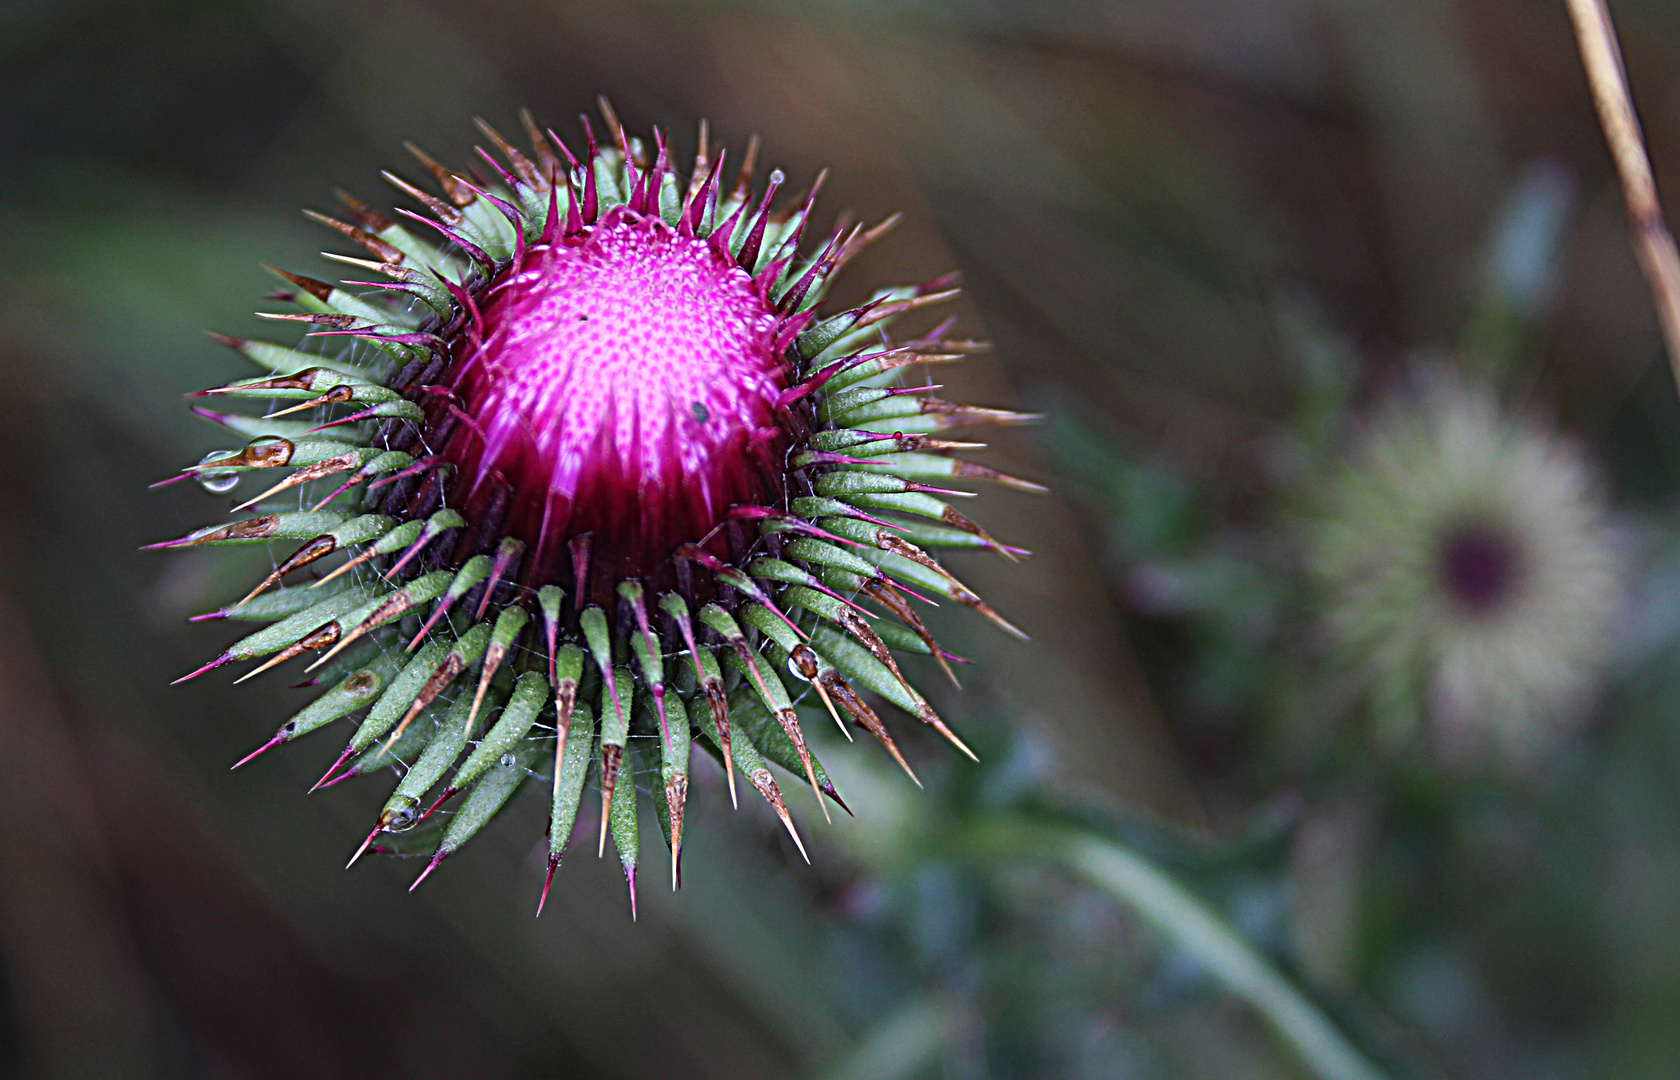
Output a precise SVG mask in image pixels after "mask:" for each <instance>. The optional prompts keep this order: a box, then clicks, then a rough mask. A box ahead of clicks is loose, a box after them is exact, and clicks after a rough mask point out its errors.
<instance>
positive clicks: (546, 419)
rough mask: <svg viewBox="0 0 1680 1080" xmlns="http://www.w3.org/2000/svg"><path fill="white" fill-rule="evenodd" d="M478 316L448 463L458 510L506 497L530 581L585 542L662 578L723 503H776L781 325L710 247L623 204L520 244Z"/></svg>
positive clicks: (714, 522) (459, 375)
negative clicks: (575, 230) (545, 239)
mask: <svg viewBox="0 0 1680 1080" xmlns="http://www.w3.org/2000/svg"><path fill="white" fill-rule="evenodd" d="M479 307H480V309H481V316H482V330H478V329H475V327H474V325H473V324H472V323H470V322H469V323H467V324H466V325H465V326H464V327H463V328H462V330H461V332H460V339H459V340H458V341H457V342H456V346H455V356H454V361H455V363H454V369H453V373H452V382H453V386H454V389H455V391H456V394H457V395H458V397H459V399H460V408H461V410H462V412H463V413H465V415H466V417H467V418H468V419H470V423H469V424H466V425H463V427H464V428H465V429H466V430H460V431H457V432H456V433H455V435H454V436H453V437H452V438H451V440H450V443H449V447H448V450H447V452H446V453H447V456H448V457H449V458H450V459H451V460H453V461H455V462H456V463H457V465H458V466H459V467H460V469H461V473H460V479H459V480H458V481H457V483H458V485H459V487H458V490H459V491H460V492H462V493H463V494H464V500H463V501H464V502H465V503H466V505H467V506H468V507H469V510H470V508H472V507H473V506H475V505H476V504H479V503H483V502H485V501H486V500H489V499H493V498H495V497H497V495H496V492H497V491H500V492H502V493H503V494H502V495H501V496H500V497H502V498H505V499H508V500H510V501H509V505H508V507H507V522H506V525H505V526H504V528H503V530H502V531H503V532H504V533H508V534H511V535H514V536H518V537H519V538H520V539H522V540H524V541H525V543H526V545H527V550H528V551H529V552H530V553H531V554H532V555H533V556H534V558H533V559H532V562H531V563H530V564H529V567H530V570H531V572H532V573H533V574H534V575H536V576H538V577H540V578H542V579H543V580H546V581H569V580H570V575H571V561H570V560H571V556H570V554H569V552H568V545H569V544H570V542H571V541H572V540H574V539H575V538H578V537H580V536H582V535H583V534H586V533H587V534H589V536H590V549H591V560H592V562H593V564H594V569H595V570H597V571H598V572H599V573H600V574H601V575H605V576H606V577H608V578H615V579H616V578H650V577H658V576H659V575H660V574H661V572H662V569H663V567H664V566H665V565H666V564H667V562H668V560H669V559H670V556H671V554H672V552H673V551H675V550H676V549H677V548H678V547H680V546H681V545H683V544H685V543H692V542H696V541H699V540H702V539H703V538H706V537H707V536H708V535H709V534H712V533H714V532H715V530H716V527H717V526H718V525H719V524H720V523H721V522H722V521H724V519H725V516H726V514H727V512H728V510H729V508H730V507H732V506H735V505H738V504H742V503H761V502H764V501H765V500H767V499H776V498H778V497H779V496H780V493H781V491H780V488H781V479H780V470H779V467H778V466H779V464H780V455H781V452H782V450H783V449H784V448H785V446H786V444H787V437H788V433H787V432H786V431H785V430H784V429H783V427H782V425H781V424H779V423H778V422H777V419H776V411H775V402H776V397H777V395H778V394H779V393H780V392H781V391H782V390H783V389H785V387H786V385H787V374H786V365H785V363H784V361H783V359H782V358H781V357H779V356H777V355H776V354H775V349H774V345H773V342H774V339H775V335H776V331H777V329H778V326H779V324H780V321H781V320H780V316H778V315H777V314H776V313H775V312H774V311H772V310H771V309H769V308H768V307H767V306H766V305H765V303H764V301H763V300H761V299H760V297H759V295H758V292H757V290H755V289H754V287H753V284H752V279H751V277H750V275H749V274H748V273H747V272H746V271H745V270H743V269H741V268H740V267H739V266H737V265H736V264H735V262H734V261H733V260H731V259H729V258H728V257H726V256H723V255H719V254H718V252H717V251H716V249H715V248H714V247H713V246H712V245H711V244H710V243H709V242H708V241H707V240H704V239H699V238H692V237H684V236H682V235H680V234H679V233H678V232H677V231H676V230H675V229H672V228H670V227H669V226H667V225H666V224H665V223H664V222H663V221H661V220H659V219H658V218H657V217H652V216H645V215H642V214H638V213H635V212H632V211H630V210H629V209H627V208H624V207H619V208H616V209H614V210H612V211H609V212H608V213H607V214H605V215H604V216H603V217H602V219H601V221H600V222H599V223H597V224H596V225H595V226H594V227H593V228H591V229H590V230H589V231H588V232H587V233H585V234H583V235H582V236H577V237H571V238H566V239H562V240H559V241H557V242H556V243H555V244H554V245H552V246H547V245H542V246H537V247H534V248H532V249H531V250H529V251H528V252H527V253H526V255H525V258H524V260H523V261H522V262H520V263H519V264H518V265H517V266H514V267H511V268H509V270H508V271H507V272H506V273H505V274H504V276H503V277H502V278H501V280H499V281H498V282H497V283H496V284H495V285H494V286H493V287H492V288H491V289H490V290H488V291H487V292H486V293H485V294H483V295H482V296H481V297H480V298H479Z"/></svg>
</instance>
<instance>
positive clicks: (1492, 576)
mask: <svg viewBox="0 0 1680 1080" xmlns="http://www.w3.org/2000/svg"><path fill="white" fill-rule="evenodd" d="M1439 569H1440V575H1441V587H1442V589H1443V590H1444V591H1445V592H1446V594H1447V595H1448V596H1449V597H1450V598H1452V600H1453V601H1454V602H1456V603H1457V604H1458V606H1459V607H1461V608H1463V609H1464V610H1466V611H1469V612H1470V613H1472V614H1474V615H1487V614H1490V613H1491V612H1493V611H1495V610H1496V609H1498V608H1500V607H1502V606H1503V605H1504V604H1505V603H1506V602H1507V601H1508V600H1509V599H1510V596H1511V594H1512V592H1513V591H1514V590H1515V589H1516V586H1517V575H1518V574H1519V573H1520V571H1521V566H1520V558H1519V552H1518V549H1517V544H1516V541H1515V540H1514V538H1512V537H1511V536H1510V535H1509V534H1507V533H1505V532H1502V531H1500V530H1498V529H1493V528H1489V527H1487V526H1484V525H1467V526H1461V527H1459V528H1457V529H1454V530H1453V531H1451V532H1449V533H1447V535H1446V537H1445V538H1444V539H1443V540H1442V541H1441V550H1440V564H1439Z"/></svg>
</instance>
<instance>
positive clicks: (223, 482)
mask: <svg viewBox="0 0 1680 1080" xmlns="http://www.w3.org/2000/svg"><path fill="white" fill-rule="evenodd" d="M236 453H238V451H237V450H212V451H210V452H209V453H208V454H205V455H204V456H203V457H202V458H200V459H199V461H198V463H199V464H200V465H202V464H204V463H205V462H206V461H215V460H216V459H217V458H225V457H231V456H233V455H234V454H236ZM197 479H198V485H199V486H200V487H202V488H203V489H204V490H205V491H208V492H209V493H210V494H212V495H226V494H227V493H228V492H230V491H232V490H233V489H234V488H235V487H237V486H238V484H239V473H237V472H235V471H234V470H231V469H229V470H226V471H223V472H206V473H199V474H198V477H197Z"/></svg>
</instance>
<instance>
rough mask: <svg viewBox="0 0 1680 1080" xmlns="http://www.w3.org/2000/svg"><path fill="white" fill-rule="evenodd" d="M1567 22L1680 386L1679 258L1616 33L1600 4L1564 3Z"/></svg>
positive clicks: (1595, 0)
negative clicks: (1570, 23)
mask: <svg viewBox="0 0 1680 1080" xmlns="http://www.w3.org/2000/svg"><path fill="white" fill-rule="evenodd" d="M1567 3H1568V5H1569V17H1570V19H1571V20H1572V21H1573V22H1574V24H1575V40H1576V41H1577V42H1578V43H1579V45H1580V47H1581V63H1582V65H1584V66H1585V67H1586V69H1587V82H1588V83H1589V84H1590V85H1591V87H1592V95H1593V104H1595V105H1596V106H1597V107H1598V120H1599V123H1600V124H1601V125H1603V127H1604V140H1605V142H1607V143H1608V144H1609V146H1610V154H1611V156H1612V157H1613V158H1615V161H1616V172H1617V174H1618V175H1620V176H1621V179H1622V195H1623V197H1624V198H1625V199H1626V200H1627V208H1628V223H1629V225H1630V226H1631V227H1632V229H1633V251H1634V254H1635V256H1637V257H1638V259H1639V267H1640V269H1641V270H1643V271H1644V272H1645V280H1646V281H1648V282H1649V283H1650V285H1651V294H1652V297H1653V298H1654V299H1655V300H1656V305H1657V318H1658V320H1659V321H1660V322H1661V323H1662V331H1663V340H1664V341H1665V342H1666V344H1667V345H1668V361H1669V366H1670V367H1671V368H1672V369H1673V371H1674V378H1675V383H1676V385H1677V386H1680V252H1677V251H1676V250H1675V246H1674V236H1673V234H1671V233H1670V232H1669V231H1668V225H1667V224H1666V223H1664V221H1663V214H1662V204H1661V203H1660V202H1659V201H1658V199H1657V185H1656V181H1655V180H1654V179H1653V178H1652V176H1651V159H1650V157H1649V155H1647V154H1646V152H1645V136H1644V133H1643V132H1642V131H1641V130H1640V127H1639V117H1638V116H1637V115H1636V114H1635V113H1634V111H1633V99H1632V98H1631V97H1630V96H1629V95H1628V83H1627V71H1626V69H1625V68H1624V67H1623V66H1622V50H1621V47H1620V46H1619V45H1618V44H1617V43H1616V27H1615V24H1614V23H1612V22H1611V21H1610V9H1609V8H1608V7H1606V6H1605V3H1604V0H1567Z"/></svg>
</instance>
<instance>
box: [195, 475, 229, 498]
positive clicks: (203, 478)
mask: <svg viewBox="0 0 1680 1080" xmlns="http://www.w3.org/2000/svg"><path fill="white" fill-rule="evenodd" d="M198 486H199V487H201V488H203V489H204V490H205V491H208V492H209V493H210V494H212V495H226V494H227V493H228V492H230V491H232V490H233V489H234V488H236V487H238V486H239V474H238V473H236V472H209V473H199V474H198Z"/></svg>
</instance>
